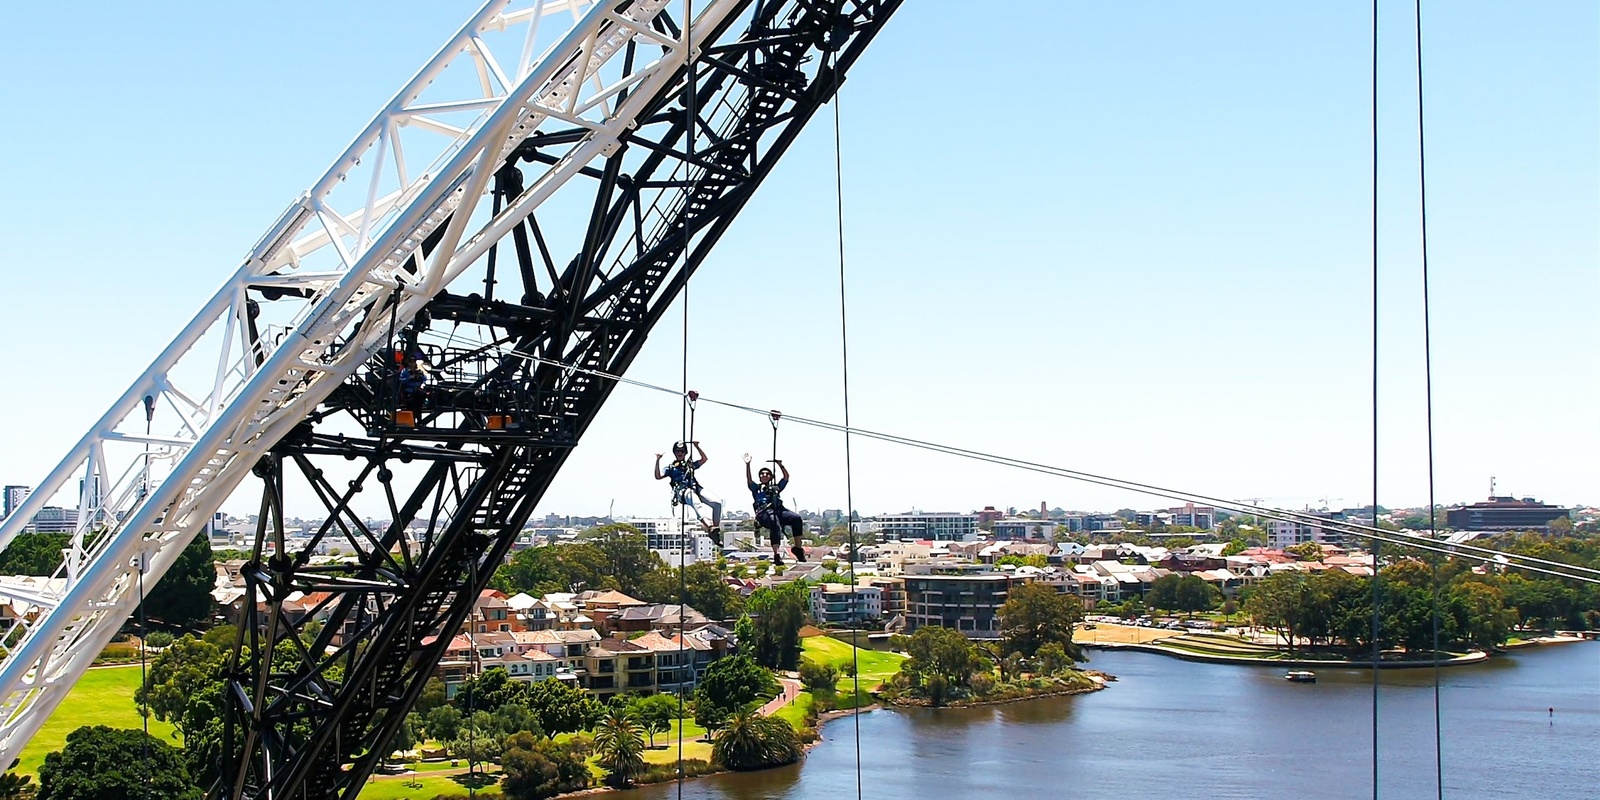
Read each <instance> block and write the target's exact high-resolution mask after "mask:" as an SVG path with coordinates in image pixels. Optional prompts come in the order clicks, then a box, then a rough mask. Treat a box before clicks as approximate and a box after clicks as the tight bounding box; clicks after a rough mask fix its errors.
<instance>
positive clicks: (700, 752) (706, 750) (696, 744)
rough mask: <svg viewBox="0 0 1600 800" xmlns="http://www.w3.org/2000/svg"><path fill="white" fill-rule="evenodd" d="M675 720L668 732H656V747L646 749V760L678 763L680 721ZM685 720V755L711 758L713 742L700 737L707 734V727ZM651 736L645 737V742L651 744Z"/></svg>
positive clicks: (685, 756) (703, 758)
mask: <svg viewBox="0 0 1600 800" xmlns="http://www.w3.org/2000/svg"><path fill="white" fill-rule="evenodd" d="M679 721H680V720H674V721H673V723H672V727H671V728H669V729H668V730H667V732H666V733H658V734H656V746H655V749H653V750H652V749H646V750H645V751H644V760H645V761H647V762H649V763H651V764H676V763H678V722H679ZM681 722H683V757H684V758H698V759H701V760H702V761H710V760H711V743H710V742H703V741H701V740H700V737H702V736H705V735H706V729H705V728H702V727H700V726H699V725H696V724H694V720H692V719H686V720H681ZM649 743H650V737H649V736H646V737H645V744H646V745H649Z"/></svg>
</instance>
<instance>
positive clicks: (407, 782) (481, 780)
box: [361, 762, 500, 800]
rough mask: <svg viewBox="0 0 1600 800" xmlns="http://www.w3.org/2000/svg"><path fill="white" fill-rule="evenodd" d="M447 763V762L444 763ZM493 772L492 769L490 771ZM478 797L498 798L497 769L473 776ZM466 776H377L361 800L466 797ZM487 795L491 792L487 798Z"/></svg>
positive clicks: (418, 799)
mask: <svg viewBox="0 0 1600 800" xmlns="http://www.w3.org/2000/svg"><path fill="white" fill-rule="evenodd" d="M447 763H448V762H447ZM491 769H494V768H491ZM474 779H475V781H476V784H475V785H476V786H477V789H478V790H477V795H478V796H479V797H486V796H492V797H498V796H499V793H500V773H499V771H498V769H496V770H495V771H494V772H491V773H489V774H488V775H484V774H483V773H482V772H479V773H478V774H477V775H475V776H474ZM467 780H468V778H467V776H466V774H465V773H462V774H457V775H379V776H375V777H373V778H371V779H369V780H368V781H367V784H366V785H365V786H363V787H361V800H413V798H415V800H433V798H434V797H437V796H439V795H441V794H466V793H467ZM486 791H488V792H493V793H494V794H492V795H487V794H486Z"/></svg>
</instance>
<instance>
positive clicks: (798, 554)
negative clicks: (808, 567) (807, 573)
mask: <svg viewBox="0 0 1600 800" xmlns="http://www.w3.org/2000/svg"><path fill="white" fill-rule="evenodd" d="M789 552H791V553H794V560H796V561H798V562H800V563H802V564H804V563H806V549H805V548H804V547H801V546H800V545H795V546H794V547H791V548H789Z"/></svg>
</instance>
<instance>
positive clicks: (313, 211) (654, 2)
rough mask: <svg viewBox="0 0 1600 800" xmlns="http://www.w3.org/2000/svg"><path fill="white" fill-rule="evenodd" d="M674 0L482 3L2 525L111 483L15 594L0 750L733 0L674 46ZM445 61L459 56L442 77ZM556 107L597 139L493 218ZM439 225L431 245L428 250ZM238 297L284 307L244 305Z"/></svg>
mask: <svg viewBox="0 0 1600 800" xmlns="http://www.w3.org/2000/svg"><path fill="white" fill-rule="evenodd" d="M668 2H669V0H632V2H626V1H625V2H620V3H619V2H609V3H604V4H601V5H596V4H594V3H593V2H590V1H589V0H533V1H532V2H521V3H518V2H511V1H510V0H491V1H490V2H488V3H487V4H486V5H484V6H483V8H482V9H481V10H480V11H479V12H478V13H477V14H476V15H474V16H473V17H472V18H471V19H470V20H469V21H468V22H467V23H466V24H465V25H464V26H463V27H462V28H461V29H460V30H459V31H457V32H456V34H455V35H454V36H453V37H452V38H451V39H450V40H449V41H448V42H447V43H446V44H445V46H444V47H443V48H442V49H441V50H440V51H439V53H438V54H437V55H436V56H434V58H433V59H432V60H430V61H429V62H428V63H427V64H426V65H425V66H424V67H423V68H422V69H421V70H420V71H419V72H418V73H417V74H416V76H415V77H413V78H412V79H411V81H410V82H409V83H407V84H406V86H405V87H404V88H403V89H401V90H400V92H399V93H397V94H396V95H395V96H394V98H393V99H392V100H391V101H390V102H389V103H388V104H387V105H385V106H384V108H383V110H382V111H381V112H379V113H378V115H377V116H376V117H375V118H374V119H373V120H372V122H371V123H369V124H368V125H367V126H366V128H365V129H364V130H362V132H361V133H360V135H358V136H357V137H356V138H355V141H354V142H352V143H351V144H350V146H349V147H348V148H347V149H346V150H345V151H344V153H343V154H341V155H340V156H339V158H338V159H337V160H336V161H335V162H334V164H333V166H332V167H330V168H329V169H328V171H327V172H326V173H325V174H324V175H323V176H322V177H321V178H320V179H319V180H318V181H317V182H316V183H315V184H313V185H312V187H311V188H310V189H309V190H308V191H306V192H305V193H304V194H302V195H301V196H300V197H299V198H298V199H296V200H295V201H294V203H292V204H291V205H290V206H289V208H288V210H286V211H285V212H284V213H283V215H282V216H281V217H280V218H279V219H278V220H277V221H276V222H275V223H274V224H273V225H272V226H271V228H269V229H268V231H267V233H266V235H265V236H263V237H262V238H261V240H260V241H259V242H258V243H257V244H256V245H255V247H253V248H252V249H251V250H250V252H249V255H248V256H246V257H245V259H244V263H243V264H242V265H241V266H240V267H239V268H238V270H237V271H236V272H234V274H233V275H232V277H230V278H229V279H228V280H227V281H226V282H225V283H224V284H223V285H222V287H221V288H220V289H219V290H218V291H217V292H216V294H215V295H213V296H212V298H211V299H210V301H209V302H207V303H206V305H205V307H204V308H203V309H202V310H201V311H200V313H199V314H198V315H196V316H195V318H194V319H193V320H192V321H191V322H189V324H188V325H187V326H186V327H184V328H183V330H182V332H181V333H179V334H178V336H177V338H176V339H175V340H174V341H173V342H172V344H171V345H169V346H168V347H167V348H166V349H165V350H164V351H163V352H162V353H161V354H160V355H159V356H158V357H157V358H156V360H155V362H154V363H152V364H151V365H150V367H149V368H148V369H147V370H145V372H144V374H143V375H141V376H140V377H139V379H138V380H137V381H135V382H134V384H133V385H132V386H131V387H129V388H128V390H127V391H126V392H125V393H124V394H123V395H122V396H121V397H120V398H119V399H118V400H117V402H116V403H115V404H114V405H113V406H112V407H111V409H110V410H108V411H107V412H106V413H105V415H104V416H102V417H101V418H100V419H99V420H98V421H97V422H96V423H95V424H94V426H93V427H92V428H90V430H89V432H88V433H86V434H85V435H84V436H83V438H82V439H81V440H79V442H78V443H77V444H76V445H75V446H74V447H73V448H72V450H71V452H70V453H68V454H67V456H66V457H65V458H63V459H62V461H61V463H60V464H59V465H58V466H57V467H56V468H55V469H54V470H52V471H51V472H50V474H49V476H48V477H46V478H45V479H44V480H42V481H40V482H39V485H38V487H37V489H35V491H34V492H33V493H32V494H31V495H30V496H29V497H28V498H27V500H26V501H25V502H23V504H22V505H21V507H20V508H19V509H18V510H17V513H15V514H13V515H12V516H11V517H10V518H9V519H7V520H5V522H4V523H3V524H0V549H3V548H4V547H6V546H7V545H9V544H10V543H11V541H12V540H13V539H15V538H16V536H17V535H18V534H19V533H21V532H22V529H23V526H24V525H25V524H26V523H27V521H28V520H29V519H31V518H32V517H33V515H34V514H35V513H36V512H37V511H38V510H39V509H40V508H43V507H44V506H45V505H46V504H48V503H49V502H51V500H52V499H53V498H55V497H56V496H57V495H58V494H60V493H61V492H62V491H64V490H67V489H68V487H69V486H71V485H72V484H71V482H72V481H73V480H74V479H77V478H82V479H84V480H83V485H84V486H89V487H95V486H98V487H101V488H102V491H99V492H95V493H91V492H89V491H87V490H85V491H84V492H83V496H81V497H79V498H78V512H79V514H78V518H79V523H78V527H77V529H76V531H75V532H74V533H73V534H72V538H71V542H70V545H69V546H68V548H67V549H66V551H65V561H64V563H63V564H62V566H61V568H60V572H59V573H58V576H59V577H61V578H63V579H64V580H63V581H60V582H59V583H60V586H61V589H60V591H59V592H54V591H51V592H32V593H30V594H29V595H28V596H27V597H26V598H25V599H26V600H28V601H29V602H31V603H34V604H35V605H37V606H39V607H40V609H41V610H40V613H39V614H38V616H37V617H36V618H33V619H30V620H27V621H25V622H23V623H19V624H21V625H22V627H23V632H22V634H21V638H20V640H19V641H17V643H16V646H15V647H13V648H12V649H11V651H10V652H9V653H8V654H7V655H6V657H5V658H4V659H3V660H0V762H4V763H9V762H10V761H11V759H12V758H14V757H16V755H17V754H18V753H19V752H20V751H21V749H22V746H23V745H24V744H25V743H26V741H27V740H28V738H29V737H30V736H32V734H33V733H34V732H35V731H36V730H37V729H38V727H39V726H40V724H42V723H43V722H44V720H45V719H46V718H47V717H48V716H49V715H50V713H51V712H52V711H53V710H54V709H55V707H56V706H57V705H58V704H59V703H60V701H61V699H62V697H63V696H64V695H65V694H66V692H67V691H68V690H69V689H70V688H71V686H72V684H73V683H74V682H75V681H76V680H77V678H78V677H79V676H80V675H81V674H82V673H83V671H84V669H85V668H87V667H88V666H89V664H90V663H91V662H92V661H93V659H94V657H95V656H96V654H98V653H99V652H100V650H101V649H102V648H103V647H104V646H105V644H106V643H107V642H108V641H109V640H110V639H111V637H112V636H113V635H114V634H115V633H116V631H117V630H118V629H119V628H120V627H121V625H122V624H123V622H124V621H125V620H126V619H127V617H128V615H129V614H130V613H131V612H132V610H133V608H134V607H135V606H136V605H137V604H138V602H139V600H140V598H139V596H138V586H139V581H138V578H139V571H140V569H141V566H142V568H143V569H144V571H145V584H146V585H151V584H154V582H155V581H156V580H158V579H159V578H160V577H161V575H162V574H163V573H164V572H165V571H166V570H167V568H168V567H169V566H171V564H172V563H173V561H174V560H176V558H177V556H178V554H179V553H180V552H181V551H182V549H183V548H184V546H185V545H187V543H188V542H189V541H190V539H192V538H193V537H194V536H195V535H196V534H197V533H198V532H199V531H200V530H201V529H202V528H203V527H204V526H205V524H206V523H207V522H208V521H209V520H210V519H211V516H212V514H213V513H214V512H215V511H216V510H217V508H218V507H220V506H221V504H222V503H223V501H224V500H226V498H227V496H228V495H229V493H231V492H232V491H233V490H234V488H235V487H237V486H238V485H239V483H240V482H241V481H242V480H243V479H244V477H245V476H246V475H247V474H249V473H250V471H251V469H252V468H253V467H254V465H255V464H256V462H257V460H258V459H259V458H260V457H261V456H262V455H263V454H264V453H265V452H266V451H267V450H268V449H269V448H270V447H271V446H272V445H274V444H275V443H276V442H278V441H279V440H280V439H281V438H282V437H283V436H284V435H285V434H286V433H287V432H288V431H289V430H291V429H292V428H293V427H294V426H295V425H297V424H299V423H300V422H301V421H302V420H303V419H304V418H305V417H306V415H307V414H308V413H309V412H311V411H312V410H314V409H315V408H316V406H317V404H318V403H319V402H321V401H322V400H323V399H324V398H325V397H327V395H328V394H329V393H330V392H332V391H333V390H334V388H335V387H337V386H338V385H339V384H340V383H341V382H342V381H343V380H344V379H345V378H347V377H349V376H350V375H351V374H352V372H354V370H355V369H356V367H357V366H358V365H360V364H361V363H363V362H364V361H365V360H366V359H368V358H370V357H372V356H373V354H374V353H376V352H377V351H378V349H379V348H381V347H383V346H384V345H385V344H386V341H387V340H386V333H387V332H388V331H389V330H390V326H391V325H392V324H393V321H395V320H398V321H399V322H400V323H401V324H404V323H405V322H408V321H410V320H411V319H412V317H413V316H414V315H415V314H416V313H417V312H418V311H419V310H420V309H421V308H422V307H423V306H424V305H425V304H426V303H427V302H428V300H429V299H430V298H431V297H433V296H434V295H435V294H437V293H438V292H439V291H440V290H441V289H443V288H444V287H445V286H446V285H448V284H449V283H450V281H451V280H452V279H453V278H455V277H456V276H457V275H460V274H461V273H462V272H463V271H465V270H466V269H467V268H468V267H469V266H471V265H472V264H473V263H474V262H475V261H477V260H478V259H479V258H481V257H482V256H483V255H484V254H485V253H486V252H487V251H488V249H489V248H490V247H491V246H492V245H493V244H494V243H495V242H496V241H497V240H498V239H499V238H500V237H501V236H503V235H505V234H506V233H507V232H508V231H509V230H510V229H511V228H512V227H513V226H514V225H516V224H517V222H518V221H520V220H521V219H523V218H524V217H526V216H527V215H528V214H529V213H531V212H532V211H533V210H534V209H535V208H537V207H538V206H539V204H540V203H542V202H543V201H544V200H545V199H546V198H548V197H550V196H551V194H552V193H554V192H555V190H556V189H558V188H559V187H560V186H561V185H562V184H563V183H565V182H566V181H567V180H568V179H569V178H571V177H572V176H573V175H574V174H576V173H578V171H579V170H580V169H582V168H583V167H584V166H585V165H586V164H588V163H589V162H590V161H591V160H593V159H595V158H596V157H599V156H601V155H606V154H610V153H611V152H614V150H615V148H616V147H617V146H618V142H617V138H618V136H619V135H620V134H622V133H623V132H625V131H627V130H628V129H630V128H631V127H633V126H634V125H635V124H636V123H635V119H636V117H637V116H638V114H639V113H640V111H641V109H642V107H643V105H644V104H645V103H646V102H647V101H648V100H649V99H650V98H651V97H653V96H655V95H656V93H657V92H658V91H659V90H661V89H662V88H663V87H664V86H665V85H666V82H667V81H668V80H669V79H670V77H671V76H672V74H673V73H674V72H675V71H676V70H677V69H678V68H680V67H681V66H682V65H683V63H684V58H685V55H686V53H688V52H689V51H691V50H694V49H697V48H698V46H699V45H700V40H702V39H703V33H702V32H703V31H711V30H714V29H715V28H716V27H717V26H718V24H719V23H720V22H721V21H722V20H723V19H724V18H725V17H726V16H727V15H728V14H730V13H732V11H733V9H734V7H735V6H736V4H735V3H733V2H728V1H727V0H720V1H719V0H700V2H696V3H694V5H693V7H692V10H693V11H694V12H695V16H694V20H693V24H692V25H690V26H687V28H688V30H689V31H691V32H692V35H693V36H695V37H696V41H695V42H693V43H690V44H689V45H687V46H686V43H685V42H684V41H683V33H682V32H677V33H676V34H675V35H670V36H669V35H665V34H663V33H661V32H659V31H657V30H656V29H655V28H653V27H652V25H651V23H652V22H653V21H654V20H655V18H656V16H657V15H659V14H660V13H661V12H662V10H663V9H664V7H665V6H666V5H667V3H668ZM689 10H691V7H690V6H689V4H688V3H687V2H685V11H686V12H687V11H689ZM557 22H561V23H565V24H566V26H567V27H565V28H564V29H557V28H558V26H557V25H556V23H557ZM673 30H676V29H673ZM629 40H634V41H636V42H638V43H639V44H640V45H641V46H646V45H648V46H650V47H653V48H659V55H658V56H657V57H655V58H654V59H653V60H651V61H649V62H648V63H642V64H632V65H628V64H625V63H623V62H624V59H621V58H618V57H617V56H618V55H619V53H621V52H622V50H623V45H624V44H626V43H627V42H628V41H629ZM649 52H657V50H650V51H649ZM451 65H460V66H459V68H458V69H457V70H456V71H455V72H454V73H447V72H446V68H447V67H449V66H451ZM464 73H465V74H464ZM547 120H555V121H556V123H555V124H560V125H563V126H577V127H580V128H583V129H586V130H587V131H588V132H589V133H588V135H587V136H586V137H585V138H583V139H581V140H580V141H578V142H576V143H574V144H572V145H571V147H570V149H569V150H568V151H567V152H566V154H565V157H563V158H561V159H559V160H558V161H557V163H554V164H552V165H550V166H549V168H548V170H547V171H546V172H545V173H544V174H543V175H542V176H540V177H539V179H538V180H533V181H530V182H529V183H528V185H527V189H526V191H524V192H523V193H522V194H521V196H519V197H518V198H516V199H515V200H514V201H513V202H510V203H508V204H507V205H506V207H505V208H504V209H503V210H502V211H500V212H499V213H498V214H493V213H490V211H489V209H488V207H487V206H488V204H487V203H486V202H484V200H485V199H486V198H487V196H488V195H487V188H488V186H489V184H490V178H491V176H492V175H493V173H494V171H495V169H496V168H497V167H498V166H499V165H500V164H501V163H502V162H503V160H504V158H505V156H506V154H507V153H508V152H509V151H510V150H511V149H512V148H513V147H515V146H516V145H517V144H519V143H521V142H522V141H523V140H525V139H527V138H528V137H529V136H530V135H532V134H533V133H535V132H536V131H537V130H538V129H539V127H540V125H541V124H543V123H545V122H546V121H547ZM424 159H426V160H424ZM423 164H426V166H421V167H420V168H419V165H423ZM430 237H437V245H436V246H434V247H433V248H432V250H431V251H429V252H428V253H426V254H425V253H424V251H423V246H422V245H423V242H424V241H425V240H428V239H429V238H430ZM247 288H249V289H252V290H256V291H260V290H262V289H266V290H269V291H273V292H274V293H276V294H278V299H275V300H273V301H271V302H268V303H254V302H250V301H248V300H247V298H246V294H245V293H246V289H247ZM391 303H392V304H393V305H392V306H391ZM374 310H377V311H379V312H380V313H369V312H373V311H374ZM158 430H159V431H161V432H160V433H155V432H153V431H158ZM7 594H12V595H15V596H18V597H21V596H22V595H21V593H19V591H18V590H14V589H9V588H8V589H7Z"/></svg>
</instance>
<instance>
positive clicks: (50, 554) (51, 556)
mask: <svg viewBox="0 0 1600 800" xmlns="http://www.w3.org/2000/svg"><path fill="white" fill-rule="evenodd" d="M70 541H72V535H71V534H67V533H21V534H17V538H15V539H12V540H11V544H9V545H7V546H6V549H4V550H0V575H36V576H39V577H46V576H49V575H53V574H55V571H56V568H57V567H59V566H61V561H62V555H61V551H62V550H63V549H64V548H66V546H67V543H68V542H70Z"/></svg>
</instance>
